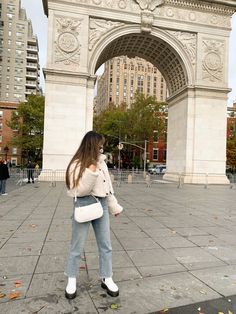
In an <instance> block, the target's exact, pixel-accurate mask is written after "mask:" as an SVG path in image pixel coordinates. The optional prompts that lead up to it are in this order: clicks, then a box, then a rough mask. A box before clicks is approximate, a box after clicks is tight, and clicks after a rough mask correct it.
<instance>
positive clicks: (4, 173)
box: [0, 160, 10, 195]
mask: <svg viewBox="0 0 236 314" xmlns="http://www.w3.org/2000/svg"><path fill="white" fill-rule="evenodd" d="M8 178H10V176H9V171H8V167H7V162H6V161H2V160H0V195H7V193H6V182H7V179H8Z"/></svg>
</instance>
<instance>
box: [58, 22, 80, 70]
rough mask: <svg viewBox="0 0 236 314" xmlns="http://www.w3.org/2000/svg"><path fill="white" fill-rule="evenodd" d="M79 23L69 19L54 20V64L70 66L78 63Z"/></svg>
mask: <svg viewBox="0 0 236 314" xmlns="http://www.w3.org/2000/svg"><path fill="white" fill-rule="evenodd" d="M80 25H81V21H80V20H77V19H70V18H57V19H56V32H57V35H56V40H55V46H56V47H55V48H56V49H55V62H56V63H63V64H65V65H70V64H72V63H74V64H78V65H79V62H80V46H81V45H80V42H79V40H78V36H79V28H80Z"/></svg>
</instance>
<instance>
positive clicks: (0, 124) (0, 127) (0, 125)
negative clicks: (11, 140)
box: [0, 122, 3, 130]
mask: <svg viewBox="0 0 236 314" xmlns="http://www.w3.org/2000/svg"><path fill="white" fill-rule="evenodd" d="M2 126H3V125H2V122H0V130H2Z"/></svg>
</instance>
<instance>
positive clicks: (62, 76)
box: [40, 10, 95, 180]
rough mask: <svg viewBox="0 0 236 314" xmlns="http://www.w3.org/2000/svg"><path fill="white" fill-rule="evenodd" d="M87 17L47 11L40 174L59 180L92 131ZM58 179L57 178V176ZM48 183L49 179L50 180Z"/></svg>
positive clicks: (91, 93)
mask: <svg viewBox="0 0 236 314" xmlns="http://www.w3.org/2000/svg"><path fill="white" fill-rule="evenodd" d="M88 20H89V18H88V15H82V14H76V13H71V11H69V10H68V12H67V11H65V13H64V14H63V15H62V13H61V11H56V10H49V28H48V34H49V35H48V58H47V66H46V69H44V73H45V81H46V99H45V128H44V147H43V173H42V175H41V177H40V178H41V179H46V180H47V177H50V176H48V175H47V173H48V172H49V173H50V171H56V170H61V173H62V175H61V177H63V172H64V171H65V169H66V167H67V165H68V163H69V161H70V159H71V158H72V156H73V155H74V153H75V152H76V150H77V149H78V147H79V144H80V142H81V139H82V137H83V136H84V134H85V133H86V132H87V131H89V130H91V129H92V121H93V90H94V82H95V76H93V77H91V76H90V75H89V74H88V68H87V64H88V37H89V29H88V27H89V26H88ZM56 177H57V179H58V180H59V179H60V176H56ZM49 180H50V179H49Z"/></svg>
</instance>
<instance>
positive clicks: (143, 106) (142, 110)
mask: <svg viewBox="0 0 236 314" xmlns="http://www.w3.org/2000/svg"><path fill="white" fill-rule="evenodd" d="M166 108H167V104H166V103H165V102H158V101H157V100H156V98H155V97H153V96H148V97H146V96H145V95H144V94H139V93H136V94H135V98H134V102H133V103H132V105H131V108H130V109H126V106H125V105H120V106H118V107H116V106H114V105H110V106H109V107H108V108H107V109H106V110H104V111H103V112H102V113H101V114H99V115H97V116H95V118H94V129H95V130H96V131H97V132H100V133H102V134H104V135H108V136H111V137H112V136H113V137H116V138H119V137H120V138H121V139H122V141H124V140H126V141H144V140H148V139H149V138H150V135H151V132H152V131H153V130H157V131H158V133H159V135H160V136H161V135H163V133H164V131H166V123H165V120H166V119H165V117H166V115H167V114H166Z"/></svg>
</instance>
